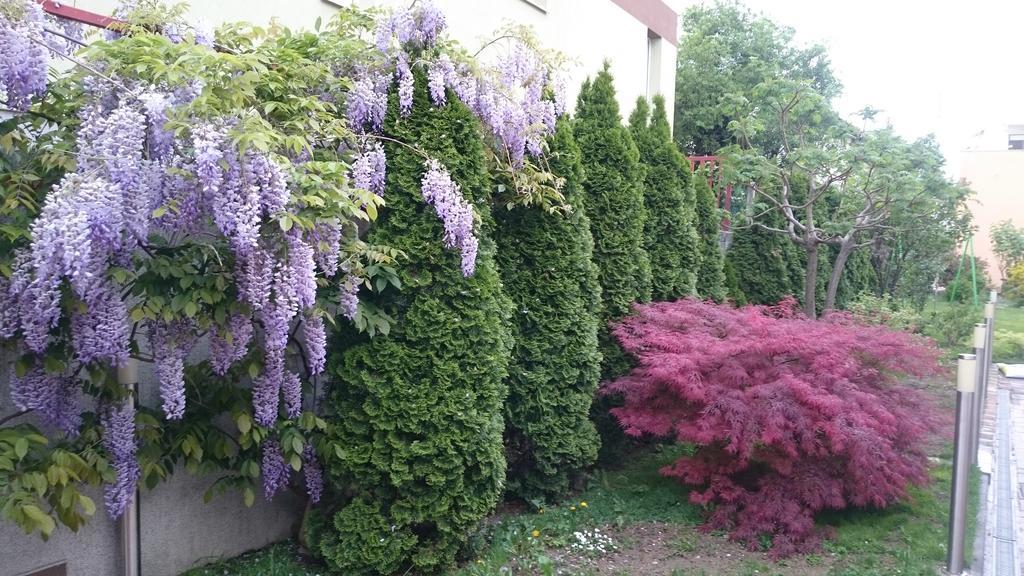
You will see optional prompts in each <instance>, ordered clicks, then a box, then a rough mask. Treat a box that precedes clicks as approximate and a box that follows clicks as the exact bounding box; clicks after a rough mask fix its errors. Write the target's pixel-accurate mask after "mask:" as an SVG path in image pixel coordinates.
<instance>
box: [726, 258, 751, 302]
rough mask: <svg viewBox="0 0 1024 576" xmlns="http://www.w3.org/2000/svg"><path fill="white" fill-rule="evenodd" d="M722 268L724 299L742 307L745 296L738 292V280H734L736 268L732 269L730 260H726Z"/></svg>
mask: <svg viewBox="0 0 1024 576" xmlns="http://www.w3.org/2000/svg"><path fill="white" fill-rule="evenodd" d="M722 268H723V270H724V271H725V290H726V297H727V298H728V299H729V300H732V302H733V304H735V305H737V306H743V305H744V304H746V303H747V295H746V294H744V293H743V290H740V284H739V280H738V279H737V278H736V268H734V267H733V265H732V260H729V259H726V260H725V266H723V267H722Z"/></svg>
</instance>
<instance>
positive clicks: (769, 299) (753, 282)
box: [726, 216, 803, 304]
mask: <svg viewBox="0 0 1024 576" xmlns="http://www.w3.org/2000/svg"><path fill="white" fill-rule="evenodd" d="M773 217H774V216H773ZM769 225H774V223H772V222H769ZM787 244H791V242H790V241H789V239H788V238H786V237H785V236H783V235H781V234H778V233H776V232H771V231H768V230H764V229H762V228H759V227H757V226H753V225H749V224H745V223H744V225H741V226H735V227H734V228H733V239H732V246H730V247H729V251H728V252H727V253H726V258H727V259H728V260H729V261H730V262H731V263H732V267H733V270H735V271H736V280H737V282H736V283H737V286H738V287H739V289H740V290H741V291H742V292H743V294H744V295H745V296H746V298H747V301H748V302H750V303H751V304H773V303H775V302H778V301H779V300H781V299H782V298H784V297H785V296H787V295H789V294H802V293H803V287H802V283H803V281H802V280H801V285H800V286H798V289H797V290H796V291H794V290H793V284H792V280H791V270H790V265H789V262H787V259H786V257H787V255H788V252H787V250H786V248H787ZM794 265H795V266H797V267H798V266H799V263H794ZM801 278H802V275H801Z"/></svg>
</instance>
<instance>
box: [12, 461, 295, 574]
mask: <svg viewBox="0 0 1024 576" xmlns="http://www.w3.org/2000/svg"><path fill="white" fill-rule="evenodd" d="M214 479H215V478H213V477H207V478H199V477H194V476H190V475H188V474H185V473H182V474H178V475H176V476H175V477H174V478H172V479H171V480H169V481H168V482H165V483H163V484H161V485H159V486H157V488H156V489H155V490H153V491H152V492H146V491H144V492H143V494H142V506H141V515H140V530H141V533H142V540H141V546H142V573H143V574H145V575H146V576H177V575H178V574H181V573H182V572H183V571H185V570H187V569H189V568H193V567H195V566H200V565H202V564H207V563H209V562H213V561H215V560H219V559H222V558H229V557H232V556H237V555H239V554H241V553H243V552H246V551H249V550H253V549H256V548H261V547H263V546H266V545H267V544H270V543H272V542H277V541H279V540H283V539H286V538H288V537H289V536H291V535H292V534H294V533H295V529H296V528H297V525H298V522H299V519H300V518H299V513H300V512H301V510H302V506H303V504H302V502H301V500H300V499H299V498H298V497H296V496H294V495H292V494H290V493H282V494H278V495H277V496H275V497H274V500H273V501H272V502H267V501H265V500H264V499H263V498H262V496H259V497H257V499H256V504H255V505H253V507H252V508H246V507H245V505H244V504H243V503H242V497H241V495H239V494H234V493H226V494H223V495H221V496H219V497H217V498H215V499H214V500H213V501H211V502H210V503H209V504H204V503H203V492H204V491H205V490H206V488H207V487H208V486H209V485H210V483H211V482H213V480H214ZM90 496H91V497H92V498H93V499H94V500H95V501H96V503H97V506H99V510H97V511H96V516H95V517H94V518H93V519H92V520H91V521H90V522H89V523H88V524H87V525H86V526H85V527H84V528H82V529H81V530H80V531H79V532H78V533H77V534H76V533H73V532H71V531H69V530H68V529H67V528H64V527H63V526H60V527H58V529H57V531H56V532H55V533H54V535H53V536H52V537H51V538H50V540H49V541H48V542H43V541H42V539H40V538H39V536H38V535H32V536H27V535H25V534H24V533H22V532H21V530H20V529H19V528H18V527H17V526H15V525H13V524H11V523H7V522H0V551H2V552H0V559H2V560H0V576H20V575H21V574H25V573H28V572H31V571H33V570H36V569H39V568H42V567H44V566H48V565H50V564H53V563H55V562H61V561H63V562H67V567H68V572H67V573H68V576H100V575H104V576H106V575H111V576H113V575H116V574H119V573H120V572H121V561H120V549H119V546H120V534H119V531H118V525H117V523H116V522H112V521H111V520H109V519H108V518H107V517H106V515H105V514H104V511H103V494H102V493H96V492H93V493H90Z"/></svg>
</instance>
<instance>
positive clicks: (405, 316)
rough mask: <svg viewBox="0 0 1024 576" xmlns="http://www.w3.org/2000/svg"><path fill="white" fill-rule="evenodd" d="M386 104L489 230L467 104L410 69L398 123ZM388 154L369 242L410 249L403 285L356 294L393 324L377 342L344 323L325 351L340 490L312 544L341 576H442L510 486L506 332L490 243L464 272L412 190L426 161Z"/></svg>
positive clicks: (398, 134) (390, 124)
mask: <svg viewBox="0 0 1024 576" xmlns="http://www.w3.org/2000/svg"><path fill="white" fill-rule="evenodd" d="M390 100H391V101H390V103H389V107H388V112H387V116H386V118H385V123H384V132H385V134H386V136H387V137H389V138H394V139H395V140H397V141H400V142H404V143H406V144H408V145H410V146H413V147H416V148H418V149H420V150H423V151H425V152H426V153H428V154H429V155H430V156H431V157H433V158H437V159H438V160H440V161H441V162H442V163H443V164H444V165H445V166H446V167H447V168H448V170H449V171H450V172H451V175H452V178H453V179H454V180H455V181H456V182H457V183H458V184H459V186H460V187H461V189H462V193H463V195H464V196H465V197H466V199H467V200H468V201H470V202H472V203H473V204H474V207H475V209H476V212H477V214H479V215H480V216H481V218H482V219H483V220H484V222H485V225H484V227H483V229H484V231H488V230H490V229H491V228H492V227H493V223H491V216H490V209H489V207H488V192H489V190H490V180H489V178H488V173H487V166H486V158H485V155H484V146H483V142H482V140H481V135H480V133H479V127H478V123H477V121H476V119H475V118H474V117H473V115H472V113H471V112H470V111H469V110H468V109H467V108H466V107H465V106H464V105H462V104H461V103H459V102H457V101H456V99H455V98H449V99H448V104H447V105H446V106H444V107H443V108H436V107H434V106H432V105H431V104H430V102H429V99H428V95H427V82H426V78H425V77H424V75H423V73H422V72H421V71H420V70H419V69H416V84H415V91H414V101H413V111H412V113H411V114H409V116H408V117H404V118H400V117H399V115H398V106H397V102H396V99H395V97H394V95H392V97H391V99H390ZM386 152H387V155H388V173H387V187H386V191H385V194H384V197H385V198H386V199H387V208H386V209H384V210H383V211H382V212H381V216H380V219H379V220H378V222H377V224H376V225H375V226H374V227H373V228H372V229H371V230H370V232H369V233H368V236H367V241H368V242H370V243H374V244H385V245H388V246H391V247H394V248H398V249H400V250H403V251H404V252H405V253H406V254H407V255H408V258H407V259H406V260H405V261H403V263H402V266H401V267H399V268H398V274H399V277H400V280H401V283H402V288H401V290H400V291H396V290H393V289H385V290H384V292H383V293H373V294H363V298H362V299H363V301H364V303H369V304H371V305H373V306H376V307H378V308H379V309H380V310H382V311H383V312H384V313H386V314H387V315H389V316H390V317H391V318H393V319H394V320H395V322H394V325H393V328H392V329H391V331H390V333H388V334H378V335H377V336H375V337H374V338H372V339H370V338H366V337H364V336H361V335H353V334H351V331H346V330H343V331H341V335H340V336H339V337H338V338H337V339H336V341H335V342H334V345H333V346H332V353H331V359H330V362H331V369H332V371H333V373H334V375H335V376H336V381H335V382H334V383H333V384H332V387H331V391H330V395H329V398H328V405H327V406H326V408H327V411H328V416H327V418H326V419H327V420H328V421H329V423H330V424H329V430H328V442H330V443H331V445H333V451H332V450H327V452H328V454H331V453H332V452H333V458H331V459H330V460H329V461H328V462H327V463H326V464H327V466H326V468H327V472H328V474H329V478H330V480H331V484H332V485H333V486H334V487H335V488H336V490H337V491H339V492H341V493H342V494H343V495H344V497H343V498H342V499H341V502H340V503H339V504H338V505H337V507H335V508H334V509H332V510H331V511H330V512H329V513H330V514H331V515H332V516H333V517H332V523H330V524H329V525H328V526H326V527H323V529H322V530H321V531H320V532H321V535H320V542H319V548H320V551H321V552H322V553H323V556H324V558H325V559H326V561H327V563H328V564H329V565H330V566H331V568H333V569H335V570H338V571H339V572H340V573H342V574H357V575H362V574H388V573H391V572H393V571H394V569H395V567H399V569H400V570H409V569H411V570H412V571H413V572H415V573H434V572H437V571H439V570H440V569H441V568H443V567H444V566H446V565H449V564H451V563H452V562H453V561H454V560H455V555H456V552H457V550H458V548H459V547H460V545H461V544H462V543H463V542H464V541H465V539H466V537H467V533H468V532H469V531H470V530H471V529H472V528H473V526H474V525H475V524H476V523H477V521H479V520H480V519H481V518H483V517H484V516H485V515H486V514H487V513H489V512H490V511H491V510H492V509H493V508H494V506H495V504H496V503H497V502H498V499H499V497H500V495H501V492H502V489H503V486H504V481H505V456H504V450H503V447H502V432H503V430H504V421H503V418H502V409H503V405H504V401H505V396H506V388H505V378H506V376H507V373H508V362H509V355H510V349H511V339H510V333H509V328H508V314H509V303H508V300H507V298H506V297H505V296H504V294H503V293H502V288H501V280H500V278H499V277H498V272H497V268H496V266H495V261H494V243H493V241H492V240H490V238H489V237H488V235H487V234H486V233H482V234H481V235H480V251H479V255H478V257H477V261H476V273H475V274H474V275H472V276H470V277H468V278H464V277H463V275H462V272H461V270H460V256H459V253H458V251H457V250H449V249H446V248H445V247H444V246H443V244H442V242H441V239H442V238H443V236H444V228H443V226H442V224H441V220H440V219H439V218H438V216H437V213H436V212H435V210H434V208H433V207H430V206H428V205H426V204H425V203H424V202H423V199H422V197H421V195H420V180H421V178H422V176H423V173H424V171H425V168H424V159H423V157H422V156H421V155H420V154H418V153H417V152H415V151H413V150H410V149H409V148H408V147H407V146H401V145H396V144H393V143H391V142H387V143H386ZM346 339H347V341H346ZM332 527H333V529H332Z"/></svg>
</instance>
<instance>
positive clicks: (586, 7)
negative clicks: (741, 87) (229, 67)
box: [67, 0, 682, 122]
mask: <svg viewBox="0 0 1024 576" xmlns="http://www.w3.org/2000/svg"><path fill="white" fill-rule="evenodd" d="M434 2H435V4H437V6H438V7H440V8H441V10H443V11H444V13H445V15H446V16H447V18H448V24H449V27H450V32H451V34H452V36H453V37H454V38H455V39H457V40H459V42H461V43H462V44H464V45H465V46H466V47H467V48H469V49H471V50H473V51H475V50H476V49H477V48H478V47H480V46H481V45H482V44H483V43H485V42H486V41H487V40H488V39H490V38H493V37H494V34H493V33H494V32H495V31H497V30H499V29H500V28H502V27H503V26H505V25H506V24H509V23H515V24H527V25H530V26H532V27H533V29H534V30H535V31H536V34H537V36H538V37H539V38H540V41H541V42H542V43H543V45H544V46H546V47H548V48H553V49H556V50H559V51H560V52H562V53H564V54H565V55H567V56H568V57H569V58H570V59H571V60H572V62H571V63H570V64H569V67H568V69H567V71H566V72H567V74H566V75H567V80H568V86H569V97H570V103H571V104H572V107H573V108H574V107H575V101H576V95H577V93H578V92H579V86H580V85H581V84H582V83H583V80H584V79H585V78H587V76H592V75H594V74H596V73H597V71H598V70H599V69H600V68H601V65H602V62H603V61H604V60H605V59H607V60H608V61H610V62H611V68H612V74H613V75H614V76H615V85H616V89H617V90H618V99H619V108H620V111H621V113H622V116H623V119H625V118H628V117H629V113H630V112H632V111H633V107H634V105H635V103H636V99H637V97H638V96H645V97H648V96H650V95H652V94H648V92H649V90H650V89H651V88H653V89H654V90H655V91H657V92H658V93H661V94H663V95H664V96H665V100H666V101H667V102H669V103H670V104H671V102H673V101H674V98H675V67H676V47H675V46H674V45H673V44H672V43H671V42H669V41H668V40H667V39H661V41H660V42H659V47H660V52H661V54H660V58H659V60H660V65H659V66H658V67H657V71H656V73H655V74H654V78H649V77H648V67H647V51H648V39H647V26H645V25H644V24H642V23H640V22H639V21H638V20H637V19H636V18H634V17H633V16H631V15H630V14H629V13H627V12H626V11H625V10H624V9H622V8H620V7H619V6H618V5H616V4H615V3H614V2H612V1H611V0H546V2H542V3H541V4H544V5H545V6H546V9H545V10H541V9H538V8H537V7H536V6H534V5H533V4H532V3H530V2H527V1H526V0H434ZM67 3H68V4H71V5H75V6H77V7H79V8H84V9H87V10H91V11H93V12H98V13H102V14H107V13H110V12H111V11H112V10H113V9H114V7H115V6H116V5H117V4H118V2H117V1H116V0H74V1H71V2H67ZM350 3H354V4H356V5H358V6H362V7H369V6H395V5H407V4H408V3H409V2H408V0H337V1H336V2H332V1H330V0H287V1H284V0H205V1H204V0H192V2H190V4H191V12H192V14H193V16H194V17H198V18H201V19H203V20H205V21H206V22H208V23H210V24H212V25H217V24H219V23H222V22H228V21H238V20H244V21H248V22H252V23H255V24H266V23H268V22H270V20H271V19H276V20H277V21H279V22H280V23H281V24H283V25H285V26H288V27H292V28H303V27H304V28H311V27H312V26H313V23H314V22H315V21H316V19H317V18H318V17H322V18H324V19H325V20H326V19H328V18H330V16H331V15H332V14H333V13H334V11H335V10H336V9H337V6H338V5H348V4H350ZM681 4H682V2H670V3H669V5H670V6H672V7H673V8H676V9H677V11H678V5H681ZM496 50H497V49H489V50H488V51H485V52H484V53H483V54H482V55H481V56H482V57H487V56H488V55H489V53H490V54H491V55H493V53H494V52H495V51H496ZM673 116H674V115H673V114H672V113H671V110H670V113H669V122H672V120H673Z"/></svg>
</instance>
